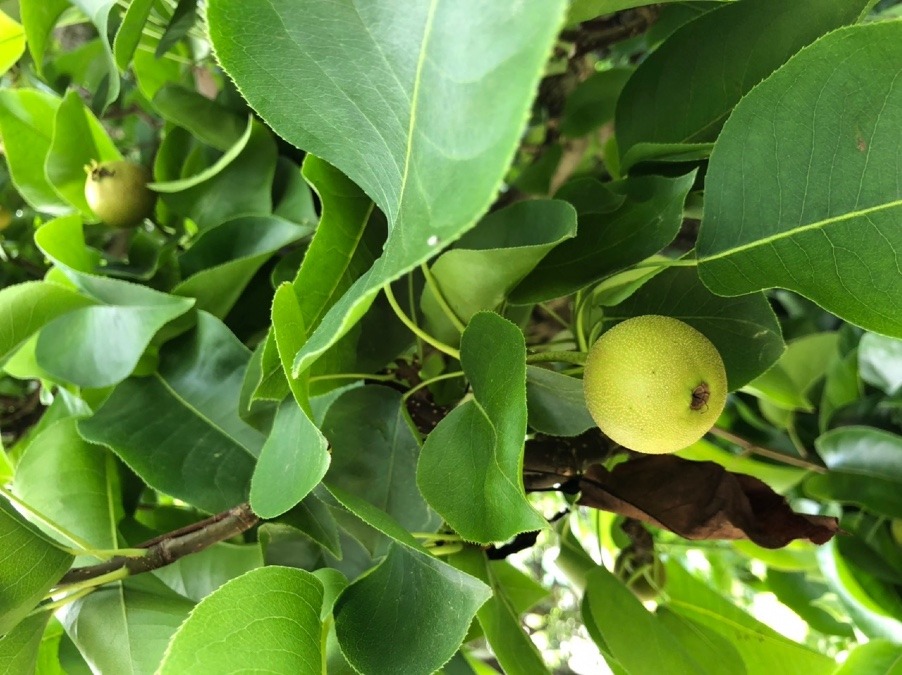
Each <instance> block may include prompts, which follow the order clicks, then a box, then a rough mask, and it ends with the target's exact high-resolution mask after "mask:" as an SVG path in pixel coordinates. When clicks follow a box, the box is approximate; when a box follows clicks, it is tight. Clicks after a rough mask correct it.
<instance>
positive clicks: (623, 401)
mask: <svg viewBox="0 0 902 675" xmlns="http://www.w3.org/2000/svg"><path fill="white" fill-rule="evenodd" d="M583 389H584V391H585V395H586V406H587V407H588V409H589V413H590V414H591V415H592V418H593V419H594V420H595V423H596V424H597V425H598V426H599V428H600V429H601V430H602V431H603V432H604V433H605V434H606V435H607V436H608V437H609V438H611V439H612V440H613V441H615V442H616V443H619V444H620V445H622V446H623V447H625V448H629V449H630V450H635V451H637V452H646V453H651V454H662V453H667V452H676V451H677V450H680V449H682V448H685V447H686V446H688V445H691V444H692V443H694V442H695V441H697V440H698V439H700V438H701V437H702V436H704V435H705V433H706V432H707V431H708V430H709V429H710V428H711V427H712V426H714V423H715V422H716V421H717V418H718V417H719V416H720V413H721V412H722V411H723V407H724V404H725V403H726V400H727V374H726V371H725V370H724V365H723V361H722V360H721V358H720V353H719V352H718V351H717V348H716V347H715V346H714V345H713V344H711V342H710V340H708V338H706V337H705V336H704V335H702V334H701V333H700V332H698V331H697V330H696V329H695V328H693V327H692V326H690V325H688V324H686V323H684V322H682V321H680V320H678V319H674V318H672V317H668V316H656V315H645V316H637V317H634V318H632V319H627V320H626V321H624V322H622V323H619V324H617V325H616V326H614V327H613V328H612V329H610V330H609V331H607V332H606V333H604V334H603V335H602V336H601V337H600V338H599V339H598V341H597V342H596V343H595V344H594V345H592V348H591V349H590V350H589V354H588V357H587V360H586V368H585V372H584V373H583Z"/></svg>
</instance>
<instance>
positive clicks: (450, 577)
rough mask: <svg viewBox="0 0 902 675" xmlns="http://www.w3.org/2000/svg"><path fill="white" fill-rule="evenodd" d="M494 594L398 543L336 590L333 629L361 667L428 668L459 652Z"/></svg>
mask: <svg viewBox="0 0 902 675" xmlns="http://www.w3.org/2000/svg"><path fill="white" fill-rule="evenodd" d="M489 595H490V591H489V589H488V588H487V587H486V586H485V585H484V584H483V583H481V582H480V581H477V580H476V579H474V578H473V577H470V576H469V575H466V574H464V573H462V572H459V571H458V570H456V569H454V568H453V567H451V566H449V565H447V564H445V563H443V562H441V561H439V560H436V559H435V558H433V557H432V556H429V555H425V554H422V553H418V552H416V551H414V550H412V549H410V548H408V547H406V546H402V545H399V544H395V545H393V546H392V547H391V549H389V552H388V555H387V556H386V557H385V559H384V560H383V561H382V562H381V563H380V564H379V565H378V566H377V567H376V568H375V569H373V570H372V571H371V572H369V573H368V574H367V575H365V576H364V577H362V578H360V579H358V580H357V581H356V582H354V583H353V584H351V585H350V586H348V587H347V588H346V589H345V590H344V591H343V592H342V594H341V595H340V596H339V598H338V600H337V601H336V603H335V630H336V633H337V635H338V640H339V643H340V644H341V648H342V651H343V652H344V655H345V657H346V658H347V659H348V661H349V662H350V663H351V664H352V665H353V666H354V667H355V668H356V669H357V670H358V671H359V672H362V673H372V674H373V675H380V674H382V673H384V674H385V675H394V674H395V673H405V674H409V675H418V674H420V673H422V674H423V675H428V674H429V673H433V672H435V671H436V670H437V669H439V668H440V667H441V666H442V665H443V664H444V663H445V662H446V661H448V659H450V658H451V657H452V656H453V655H454V652H456V651H457V649H458V647H460V643H461V642H462V641H463V639H464V636H465V635H466V632H467V628H468V627H469V625H470V621H472V619H473V615H474V614H475V613H476V610H477V609H478V608H479V607H480V605H482V604H483V603H484V602H485V601H486V600H487V599H488V597H489ZM386 635H395V636H399V639H396V640H393V639H386Z"/></svg>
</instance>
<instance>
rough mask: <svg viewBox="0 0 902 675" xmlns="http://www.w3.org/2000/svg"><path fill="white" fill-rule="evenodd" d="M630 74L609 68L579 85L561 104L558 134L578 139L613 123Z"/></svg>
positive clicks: (631, 70) (623, 70) (627, 71)
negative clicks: (562, 110)
mask: <svg viewBox="0 0 902 675" xmlns="http://www.w3.org/2000/svg"><path fill="white" fill-rule="evenodd" d="M570 8H571V11H572V9H573V5H571V6H570ZM632 73H633V69H632V68H611V69H610V70H603V71H601V72H598V73H592V74H591V75H590V76H589V77H588V78H586V79H585V80H584V81H582V82H580V83H579V85H577V87H576V89H574V90H573V92H572V93H571V94H570V95H569V96H568V97H567V101H566V102H565V103H564V112H563V114H562V115H561V133H562V134H564V135H565V136H569V137H570V138H577V137H579V136H585V135H586V134H589V133H591V132H593V131H595V130H596V129H597V128H598V127H600V126H601V125H603V124H605V123H607V122H610V121H611V120H613V119H614V107H615V106H616V105H617V98H618V97H619V96H620V91H621V89H623V85H624V84H625V83H626V81H627V80H628V79H629V77H630V75H632Z"/></svg>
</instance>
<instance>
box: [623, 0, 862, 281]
mask: <svg viewBox="0 0 902 675" xmlns="http://www.w3.org/2000/svg"><path fill="white" fill-rule="evenodd" d="M868 4H870V3H869V2H868V0H853V1H852V2H849V1H848V0H799V1H798V2H792V3H785V2H782V0H751V1H750V0H744V1H743V2H736V3H730V4H726V5H724V6H722V7H719V8H718V9H716V10H714V11H712V12H708V13H706V14H703V15H702V16H700V17H699V18H698V19H696V20H694V21H691V22H689V23H687V24H685V25H683V26H682V27H681V28H679V29H677V31H676V32H674V33H673V34H672V35H671V36H670V37H668V38H667V39H666V40H665V41H664V43H663V44H662V45H661V46H660V47H659V48H658V49H656V50H655V51H653V52H652V53H651V54H650V55H649V56H648V58H646V59H645V60H644V61H643V62H642V63H641V64H640V65H639V67H638V68H636V72H635V73H634V74H633V76H632V77H631V78H630V79H629V81H628V82H627V83H626V86H625V87H624V88H623V92H622V94H621V96H620V99H619V100H618V102H617V141H618V144H619V146H620V155H621V157H622V160H621V166H622V168H623V170H626V169H628V168H629V167H631V166H633V165H634V164H636V163H637V162H639V161H642V160H645V159H652V158H660V157H662V156H663V157H667V156H669V155H675V154H679V153H681V152H685V151H686V150H687V149H689V148H693V147H699V146H700V145H703V144H706V143H709V142H711V141H714V140H715V139H716V138H717V135H718V133H719V132H720V129H721V126H722V125H723V123H724V121H725V120H726V119H727V117H728V116H729V115H730V111H731V110H732V109H733V107H734V106H735V105H736V104H737V103H739V100H740V99H741V98H742V97H743V96H745V94H747V93H748V92H749V91H750V90H751V89H752V88H753V87H754V86H755V85H757V84H758V83H759V82H760V81H761V80H763V79H764V78H766V77H767V76H768V75H770V74H771V73H772V72H773V71H775V70H776V69H777V68H779V67H780V66H781V65H782V64H783V63H784V62H785V61H786V60H787V59H789V57H791V56H792V55H793V54H795V53H796V52H797V51H799V49H801V48H802V47H804V46H805V45H807V44H809V43H811V42H813V41H814V40H816V39H817V38H819V37H820V36H821V35H823V34H824V33H827V32H829V31H831V30H833V29H834V28H838V27H839V26H843V25H846V24H850V23H854V22H855V21H856V20H857V19H858V18H859V16H860V15H861V14H862V12H863V11H864V10H865V9H866V8H867V5H868ZM765 33H766V34H767V36H768V40H767V43H766V44H764V43H762V42H760V41H759V39H758V36H760V35H763V34H765ZM687 55H688V56H687ZM662 109H667V110H669V111H670V113H668V114H667V115H664V116H662V115H661V114H660V111H661V110H662ZM758 138H770V134H765V135H764V136H759V137H758ZM709 187H710V185H709ZM737 203H742V202H737ZM706 210H707V209H706ZM756 290H757V289H756Z"/></svg>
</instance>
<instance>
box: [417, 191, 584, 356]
mask: <svg viewBox="0 0 902 675" xmlns="http://www.w3.org/2000/svg"><path fill="white" fill-rule="evenodd" d="M575 234H576V211H575V209H574V208H573V207H572V206H571V205H570V204H568V203H567V202H564V201H560V200H552V199H545V200H538V199H536V200H529V201H523V202H517V203H515V204H512V205H511V206H508V207H507V208H504V209H501V210H499V211H494V212H492V213H490V214H489V215H487V216H486V217H485V218H483V219H482V220H480V221H479V223H478V224H477V225H476V227H474V228H473V229H472V230H470V231H469V232H467V233H466V234H465V235H464V236H463V237H461V239H460V240H459V241H458V242H457V243H456V244H455V245H454V248H453V249H451V250H449V251H446V252H445V253H443V254H442V255H441V256H440V257H439V258H438V260H436V261H435V262H434V263H432V267H431V276H432V278H431V279H430V280H429V283H428V284H427V286H426V289H424V291H423V297H422V309H423V313H424V314H425V316H426V319H427V329H428V330H429V332H430V333H431V334H433V335H435V336H436V337H437V338H438V339H440V340H444V341H446V342H448V343H450V344H455V345H456V344H457V343H458V341H459V340H460V333H459V331H458V330H457V329H456V328H455V325H454V324H453V323H451V320H450V319H449V318H448V317H447V316H446V315H445V313H444V310H443V309H442V307H441V305H440V304H439V301H438V300H437V296H436V292H438V293H440V294H441V297H442V298H444V300H445V301H446V302H447V305H448V307H449V309H450V311H451V312H452V313H453V314H454V316H455V317H457V319H459V321H460V322H461V323H463V324H466V323H467V322H468V321H469V320H470V319H471V318H472V317H473V315H474V314H476V312H479V311H482V310H493V309H495V308H496V307H498V306H499V305H500V304H501V303H502V302H503V301H504V300H505V299H506V297H507V295H508V293H510V291H511V290H513V288H514V287H515V286H516V285H517V284H518V283H519V282H520V281H521V280H522V279H523V278H524V277H525V276H526V275H527V274H528V273H529V272H531V271H532V269H533V268H534V267H535V266H536V264H538V263H539V261H540V260H541V259H542V258H544V257H545V255H546V254H547V253H548V252H549V251H550V250H551V249H552V248H554V247H555V246H557V245H558V244H560V243H561V242H562V241H564V240H565V239H570V238H571V237H573V236H574V235H575ZM436 287H437V288H436Z"/></svg>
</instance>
